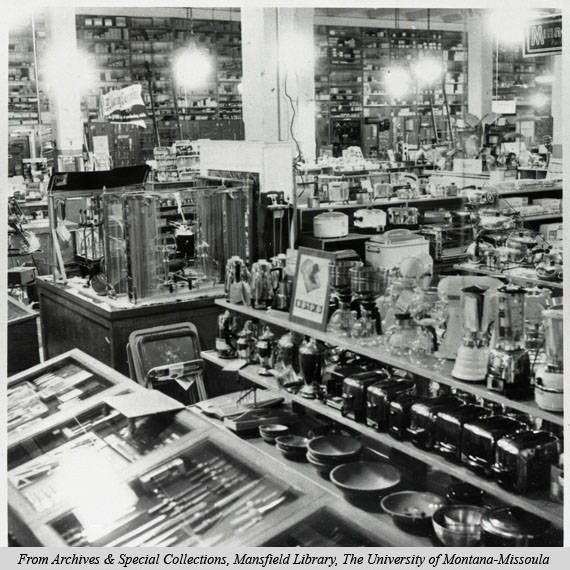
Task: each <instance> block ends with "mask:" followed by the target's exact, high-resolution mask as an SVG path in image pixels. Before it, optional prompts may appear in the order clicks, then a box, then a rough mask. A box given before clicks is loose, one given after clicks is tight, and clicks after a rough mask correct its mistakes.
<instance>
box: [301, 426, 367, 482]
mask: <svg viewBox="0 0 570 570" xmlns="http://www.w3.org/2000/svg"><path fill="white" fill-rule="evenodd" d="M361 451H362V444H361V443H360V442H359V441H358V440H357V439H355V438H353V437H350V436H345V435H324V436H320V437H315V438H314V439H312V440H311V441H310V442H309V444H308V445H307V460H308V461H309V463H310V464H311V465H313V466H314V467H315V469H316V470H317V471H318V472H319V473H320V474H321V475H322V476H323V477H327V478H328V476H329V473H330V472H331V471H332V470H333V469H334V468H335V467H337V466H338V465H343V464H344V463H351V462H353V461H357V460H358V457H359V456H360V452H361Z"/></svg>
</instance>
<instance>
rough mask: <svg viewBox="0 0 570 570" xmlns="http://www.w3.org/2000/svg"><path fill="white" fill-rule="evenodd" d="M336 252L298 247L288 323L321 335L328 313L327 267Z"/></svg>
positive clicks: (328, 284)
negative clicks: (293, 323) (312, 330)
mask: <svg viewBox="0 0 570 570" xmlns="http://www.w3.org/2000/svg"><path fill="white" fill-rule="evenodd" d="M335 257H336V252H333V251H322V250H320V249H311V248H308V247H300V248H299V252H298V254H297V268H296V270H295V281H294V283H293V296H292V298H291V308H290V310H289V320H290V321H292V322H295V323H301V324H303V325H306V326H308V327H312V328H315V329H318V330H321V331H324V330H325V329H326V327H327V320H328V312H329V293H330V279H329V263H330V262H331V261H332V260H334V259H335Z"/></svg>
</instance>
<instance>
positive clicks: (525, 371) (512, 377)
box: [486, 348, 532, 400]
mask: <svg viewBox="0 0 570 570" xmlns="http://www.w3.org/2000/svg"><path fill="white" fill-rule="evenodd" d="M486 380H487V388H488V389H489V390H492V391H493V392H499V393H501V394H504V395H505V396H506V397H507V398H511V399H513V400H524V399H526V398H528V397H529V396H532V386H531V385H530V359H529V356H528V352H527V351H526V350H524V349H516V350H501V349H498V348H495V349H493V350H492V351H491V352H490V354H489V364H488V367H487V377H486Z"/></svg>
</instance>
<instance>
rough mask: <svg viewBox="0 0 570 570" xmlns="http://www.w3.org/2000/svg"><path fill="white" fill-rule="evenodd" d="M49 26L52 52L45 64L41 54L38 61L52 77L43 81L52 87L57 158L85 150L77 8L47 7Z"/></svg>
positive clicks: (47, 55) (50, 96) (51, 105)
mask: <svg viewBox="0 0 570 570" xmlns="http://www.w3.org/2000/svg"><path fill="white" fill-rule="evenodd" d="M47 26H48V38H49V43H48V50H49V51H48V53H47V54H43V56H46V57H47V59H48V61H45V58H44V57H43V56H42V54H39V60H40V66H41V65H42V64H43V65H44V66H47V69H44V74H47V75H49V76H46V77H45V78H44V80H45V82H46V83H47V84H48V86H49V87H48V88H49V100H50V111H51V114H52V121H53V122H52V125H53V130H54V135H55V140H56V144H57V151H58V155H68V156H69V155H80V154H81V152H82V149H83V126H82V125H83V122H82V117H81V87H82V86H81V85H80V84H79V83H80V82H79V80H78V77H77V76H76V75H75V74H76V73H77V71H78V69H77V61H78V59H79V58H78V57H77V35H76V31H75V9H74V8H72V7H65V8H53V7H50V8H48V9H47ZM53 54H55V55H53ZM42 60H43V61H42ZM54 60H55V61H54Z"/></svg>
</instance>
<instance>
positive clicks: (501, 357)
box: [486, 284, 531, 399]
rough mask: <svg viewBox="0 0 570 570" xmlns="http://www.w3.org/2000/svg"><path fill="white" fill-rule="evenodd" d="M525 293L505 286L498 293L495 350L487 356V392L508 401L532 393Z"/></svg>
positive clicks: (516, 287)
mask: <svg viewBox="0 0 570 570" xmlns="http://www.w3.org/2000/svg"><path fill="white" fill-rule="evenodd" d="M524 304H525V290H524V288H523V287H519V286H517V285H512V284H509V285H504V286H503V287H500V288H499V289H498V290H497V300H496V313H495V325H494V326H495V333H494V339H495V346H494V348H493V349H492V350H491V352H490V353H489V361H488V365H487V375H486V382H487V388H488V389H489V390H493V391H494V392H500V393H502V394H504V395H505V396H507V397H508V398H514V399H519V398H526V397H527V396H528V395H529V394H530V391H531V383H530V358H529V356H528V352H527V350H526V348H525V344H524V338H525V334H524V333H525V311H524Z"/></svg>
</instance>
